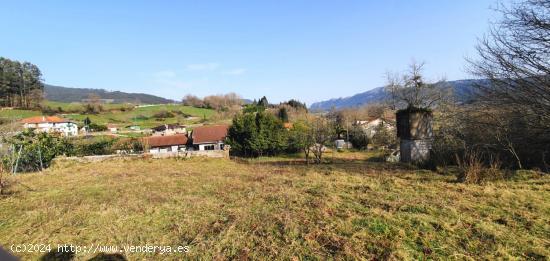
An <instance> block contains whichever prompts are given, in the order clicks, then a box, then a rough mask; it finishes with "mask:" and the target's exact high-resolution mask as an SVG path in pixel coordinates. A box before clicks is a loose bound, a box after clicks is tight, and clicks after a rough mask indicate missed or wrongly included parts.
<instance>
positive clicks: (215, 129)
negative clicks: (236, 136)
mask: <svg viewBox="0 0 550 261" xmlns="http://www.w3.org/2000/svg"><path fill="white" fill-rule="evenodd" d="M228 128H229V126H227V125H212V126H200V127H197V128H195V129H193V131H192V132H191V139H192V141H193V149H195V150H223V149H224V141H225V137H227V129H228Z"/></svg>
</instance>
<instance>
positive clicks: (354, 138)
mask: <svg viewBox="0 0 550 261" xmlns="http://www.w3.org/2000/svg"><path fill="white" fill-rule="evenodd" d="M349 141H350V142H351V144H352V145H353V148H355V149H359V150H363V149H367V146H368V145H369V137H368V135H367V132H366V131H365V130H364V129H363V128H362V127H361V126H353V127H352V128H351V130H350V132H349Z"/></svg>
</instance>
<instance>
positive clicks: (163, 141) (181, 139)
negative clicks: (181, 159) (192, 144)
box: [144, 134, 188, 147]
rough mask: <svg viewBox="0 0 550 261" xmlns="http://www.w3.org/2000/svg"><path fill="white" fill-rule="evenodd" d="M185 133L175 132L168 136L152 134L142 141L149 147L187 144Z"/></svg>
mask: <svg viewBox="0 0 550 261" xmlns="http://www.w3.org/2000/svg"><path fill="white" fill-rule="evenodd" d="M187 140H188V139H187V135H185V134H176V135H168V136H152V137H147V138H144V143H145V144H147V145H149V147H167V146H176V145H185V144H187Z"/></svg>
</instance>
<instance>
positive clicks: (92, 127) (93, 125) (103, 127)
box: [88, 122, 107, 131]
mask: <svg viewBox="0 0 550 261" xmlns="http://www.w3.org/2000/svg"><path fill="white" fill-rule="evenodd" d="M88 128H90V131H106V130H107V126H106V125H102V124H97V123H93V122H92V123H90V124H89V125H88Z"/></svg>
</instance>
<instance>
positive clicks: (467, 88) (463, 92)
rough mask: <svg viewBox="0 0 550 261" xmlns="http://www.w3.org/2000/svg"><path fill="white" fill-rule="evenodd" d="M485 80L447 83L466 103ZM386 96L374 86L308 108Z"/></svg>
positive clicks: (359, 103) (360, 102)
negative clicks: (475, 87)
mask: <svg viewBox="0 0 550 261" xmlns="http://www.w3.org/2000/svg"><path fill="white" fill-rule="evenodd" d="M484 81H485V80H457V81H448V82H447V83H448V84H449V85H450V86H451V88H452V89H453V94H454V96H455V99H456V101H457V102H460V103H467V102H470V101H471V100H472V99H474V96H475V95H474V88H473V87H474V85H475V84H480V83H483V82H484ZM387 97H388V94H387V93H386V91H385V90H384V87H378V88H374V89H372V90H369V91H366V92H362V93H358V94H355V95H353V96H349V97H344V98H335V99H330V100H327V101H321V102H315V103H313V104H311V106H310V109H311V110H314V111H324V110H329V109H331V108H332V107H334V108H336V109H340V108H351V107H358V106H363V105H367V104H373V103H381V102H383V101H384V100H385V99H386V98H387Z"/></svg>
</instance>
